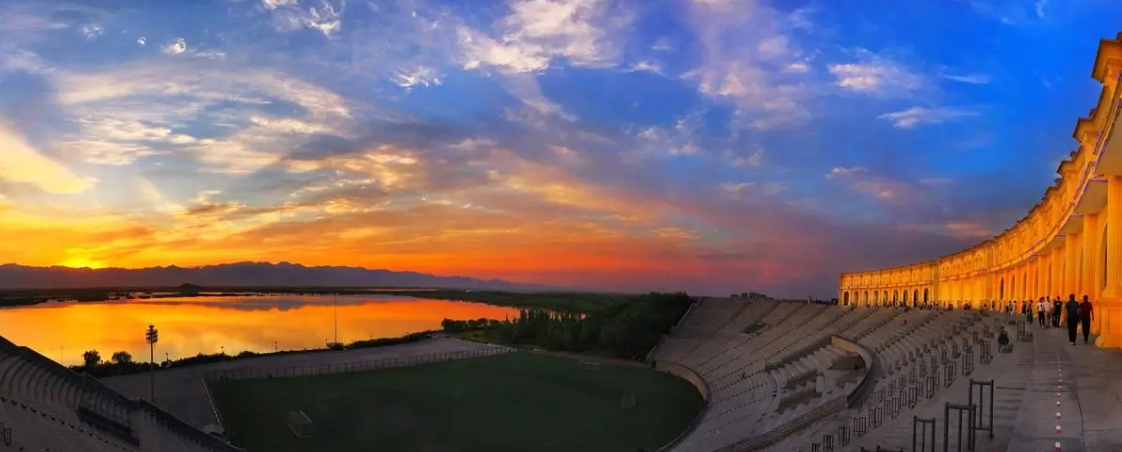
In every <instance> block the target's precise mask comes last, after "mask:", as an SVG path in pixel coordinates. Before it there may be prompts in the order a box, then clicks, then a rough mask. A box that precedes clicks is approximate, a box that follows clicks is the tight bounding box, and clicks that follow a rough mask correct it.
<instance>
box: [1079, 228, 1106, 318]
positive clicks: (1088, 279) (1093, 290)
mask: <svg viewBox="0 0 1122 452" xmlns="http://www.w3.org/2000/svg"><path fill="white" fill-rule="evenodd" d="M1079 235H1080V236H1082V237H1083V274H1082V275H1081V276H1082V283H1081V284H1080V287H1081V291H1082V292H1083V295H1087V296H1088V297H1091V300H1092V301H1098V299H1099V288H1100V287H1102V286H1101V285H1099V283H1098V275H1099V271H1098V270H1099V265H1100V259H1099V258H1098V257H1099V249H1100V247H1101V246H1102V245H1101V244H1100V243H1099V215H1098V214H1088V215H1084V216H1083V232H1082V233H1080V234H1079ZM1082 299H1083V297H1080V300H1082Z"/></svg>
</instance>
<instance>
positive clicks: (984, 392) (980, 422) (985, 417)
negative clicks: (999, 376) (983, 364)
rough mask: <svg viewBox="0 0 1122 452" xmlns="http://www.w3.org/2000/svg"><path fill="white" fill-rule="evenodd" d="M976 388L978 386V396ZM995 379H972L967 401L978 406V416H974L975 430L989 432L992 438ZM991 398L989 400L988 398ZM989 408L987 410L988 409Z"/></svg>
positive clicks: (973, 405)
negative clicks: (975, 391)
mask: <svg viewBox="0 0 1122 452" xmlns="http://www.w3.org/2000/svg"><path fill="white" fill-rule="evenodd" d="M974 388H978V397H974ZM993 389H994V386H993V380H990V381H978V380H974V379H971V380H970V396H969V397H968V398H967V401H968V402H967V403H969V404H970V406H972V407H977V416H976V417H975V418H974V421H975V422H974V430H980V431H985V432H989V435H990V438H993ZM987 396H988V398H989V401H988V402H987V400H986V398H987ZM987 408H988V409H989V411H988V412H987V411H986V409H987Z"/></svg>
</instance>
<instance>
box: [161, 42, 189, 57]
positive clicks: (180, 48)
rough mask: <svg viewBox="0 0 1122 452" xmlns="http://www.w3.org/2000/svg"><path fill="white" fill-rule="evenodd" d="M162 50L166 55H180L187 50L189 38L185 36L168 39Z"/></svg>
mask: <svg viewBox="0 0 1122 452" xmlns="http://www.w3.org/2000/svg"><path fill="white" fill-rule="evenodd" d="M160 51H162V52H164V54H166V55H179V54H181V53H183V52H186V51H187V40H186V39H183V38H175V39H172V40H171V41H168V42H167V44H164V46H163V47H161V48H160Z"/></svg>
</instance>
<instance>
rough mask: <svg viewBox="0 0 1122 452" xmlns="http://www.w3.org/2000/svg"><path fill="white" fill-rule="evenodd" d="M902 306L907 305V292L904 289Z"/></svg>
mask: <svg viewBox="0 0 1122 452" xmlns="http://www.w3.org/2000/svg"><path fill="white" fill-rule="evenodd" d="M904 304H905V305H906V304H908V290H907V289H904Z"/></svg>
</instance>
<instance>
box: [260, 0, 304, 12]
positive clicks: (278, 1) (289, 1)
mask: <svg viewBox="0 0 1122 452" xmlns="http://www.w3.org/2000/svg"><path fill="white" fill-rule="evenodd" d="M296 3H297V0H261V5H262V6H264V7H265V9H267V10H270V11H272V10H274V9H277V7H278V6H289V5H295V4H296Z"/></svg>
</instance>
